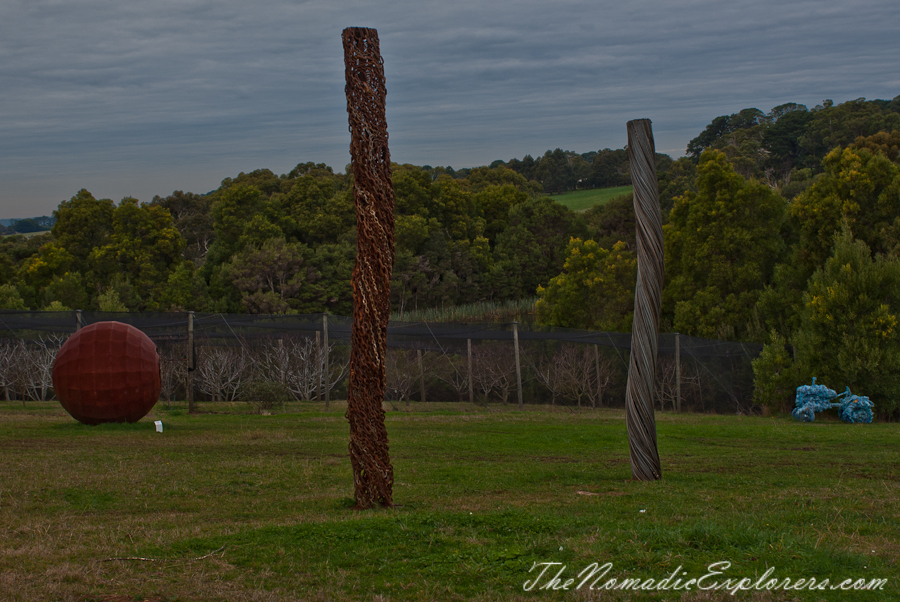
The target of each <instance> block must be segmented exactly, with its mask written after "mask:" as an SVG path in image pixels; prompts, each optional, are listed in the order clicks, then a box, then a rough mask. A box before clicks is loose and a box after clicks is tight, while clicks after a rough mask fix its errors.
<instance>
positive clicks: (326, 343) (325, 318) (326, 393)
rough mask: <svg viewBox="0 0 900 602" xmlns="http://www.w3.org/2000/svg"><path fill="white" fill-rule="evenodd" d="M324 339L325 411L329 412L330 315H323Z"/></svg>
mask: <svg viewBox="0 0 900 602" xmlns="http://www.w3.org/2000/svg"><path fill="white" fill-rule="evenodd" d="M322 339H323V341H324V347H325V349H324V351H325V357H324V359H323V362H324V366H322V372H323V374H324V376H325V409H326V410H327V409H328V405H329V402H330V401H331V373H330V372H329V365H328V314H322Z"/></svg>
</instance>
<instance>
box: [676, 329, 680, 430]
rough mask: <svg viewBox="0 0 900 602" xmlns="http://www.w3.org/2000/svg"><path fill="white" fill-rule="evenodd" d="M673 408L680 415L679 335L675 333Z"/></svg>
mask: <svg viewBox="0 0 900 602" xmlns="http://www.w3.org/2000/svg"><path fill="white" fill-rule="evenodd" d="M675 383H676V384H675V408H676V410H675V411H676V412H679V413H681V335H680V334H679V333H677V332H676V333H675Z"/></svg>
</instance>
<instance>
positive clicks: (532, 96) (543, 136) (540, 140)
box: [0, 0, 900, 217]
mask: <svg viewBox="0 0 900 602" xmlns="http://www.w3.org/2000/svg"><path fill="white" fill-rule="evenodd" d="M897 22H900V5H898V4H897V2H896V1H895V0H890V1H880V0H867V1H857V2H838V1H837V0H821V1H817V2H811V1H810V2H807V1H802V2H791V1H786V0H781V1H778V2H776V1H774V0H763V1H760V2H753V3H736V2H732V3H726V2H721V1H718V0H715V1H714V0H704V1H674V2H661V1H659V0H653V1H651V0H642V1H641V0H639V1H635V2H628V3H613V2H606V1H601V2H597V1H596V0H591V1H587V0H585V1H578V0H559V1H557V2H552V3H549V2H546V1H541V2H538V1H537V0H534V1H532V0H516V1H512V0H497V1H495V2H493V3H489V4H486V3H484V2H481V0H479V1H478V2H476V1H474V0H460V1H457V2H446V1H440V2H437V1H433V0H432V1H429V0H424V1H418V2H412V1H401V2H390V3H378V4H373V3H370V2H363V1H362V0H358V1H357V0H354V1H351V2H347V1H343V2H334V1H333V0H331V1H328V2H326V1H325V0H310V1H305V2H304V1H296V0H293V1H292V0H268V1H264V2H262V3H256V4H254V5H253V6H252V7H250V6H248V5H247V4H246V3H245V2H238V1H236V0H222V1H212V0H178V1H175V0H166V1H160V2H152V3H109V2H106V1H99V0H97V1H93V0H69V1H66V2H60V1H55V0H54V1H48V0H44V1H42V0H29V1H26V0H11V1H9V2H5V3H4V4H3V6H2V7H0V81H2V83H3V86H2V92H0V159H2V161H0V178H2V181H3V183H4V186H3V190H0V214H2V215H0V217H26V216H31V215H39V214H45V213H49V212H50V211H52V210H53V208H55V206H56V205H57V203H59V201H60V200H62V199H65V198H68V197H70V196H72V195H73V194H74V193H75V192H76V191H77V190H78V189H80V188H82V187H87V188H88V189H89V190H91V191H92V192H94V193H95V194H96V195H98V196H105V197H110V198H113V199H115V200H118V199H120V198H122V197H124V196H126V195H133V196H136V197H137V198H139V199H141V200H145V201H146V200H150V198H152V196H153V195H155V194H160V195H166V194H169V193H171V192H172V191H173V190H175V189H183V190H193V191H197V192H206V191H208V190H211V189H213V188H215V187H216V186H218V184H219V181H220V180H221V179H222V178H224V177H228V176H233V175H235V174H236V173H237V172H239V171H249V170H252V169H256V168H260V167H268V168H270V169H272V170H273V171H276V172H279V173H281V172H286V171H288V170H290V169H291V168H292V167H293V166H294V165H295V164H296V163H298V162H301V161H317V162H326V163H328V164H330V165H332V166H333V167H335V168H336V169H339V170H340V169H343V168H344V166H345V165H346V163H347V162H348V161H349V154H348V151H347V148H348V144H349V134H348V133H347V118H346V112H345V103H346V101H345V98H344V92H343V88H344V82H343V58H342V49H341V42H340V32H341V30H342V29H343V28H344V27H347V26H350V25H361V26H368V27H374V28H376V29H378V31H379V36H380V39H381V48H382V54H383V56H384V60H385V70H386V76H387V80H388V82H387V84H388V124H389V131H390V136H391V153H392V157H393V158H394V159H395V160H397V161H401V162H412V163H418V164H426V163H427V164H432V165H453V166H454V167H457V168H458V167H465V166H473V165H480V164H486V163H489V162H490V161H492V160H494V159H510V158H512V157H520V158H521V157H522V156H523V155H524V154H526V153H530V154H532V155H534V154H539V153H542V152H543V151H544V150H547V149H548V148H555V147H557V146H559V147H563V148H567V149H570V150H576V151H580V152H585V151H588V150H596V149H599V148H604V147H611V148H617V147H621V146H622V145H623V144H624V143H625V122H626V121H627V120H629V119H634V118H638V117H649V118H651V119H652V120H653V122H654V130H655V134H656V143H657V149H658V150H660V151H661V152H668V153H671V154H673V155H680V154H681V153H683V151H684V148H685V145H686V144H687V142H688V140H690V139H691V138H692V137H694V136H696V135H697V133H699V131H701V130H702V128H703V127H704V126H705V125H706V124H707V123H709V121H710V120H711V119H712V118H714V117H716V116H718V115H720V114H724V113H730V112H735V111H738V110H740V109H742V108H745V107H751V106H755V107H757V108H760V109H762V110H768V109H770V108H771V107H773V106H775V105H777V104H781V103H783V102H789V101H793V102H800V103H805V104H809V105H814V104H817V103H820V102H821V101H822V100H823V99H824V98H833V99H834V100H835V101H836V102H842V101H845V100H850V99H853V98H857V97H860V96H864V97H868V98H892V97H894V96H896V95H897V94H898V93H900V90H898V89H897V86H898V84H897V77H896V57H897V56H898V50H900V43H898V41H897V36H896V32H895V26H896V23H897Z"/></svg>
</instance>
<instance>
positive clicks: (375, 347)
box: [343, 27, 394, 508]
mask: <svg viewBox="0 0 900 602" xmlns="http://www.w3.org/2000/svg"><path fill="white" fill-rule="evenodd" d="M343 41H344V67H345V73H346V81H347V86H346V93H347V113H348V114H349V118H350V134H351V141H350V155H351V165H352V169H353V196H354V201H355V204H356V265H355V266H354V268H353V278H352V284H353V327H352V330H351V333H350V341H351V351H350V386H349V390H348V391H347V414H346V416H347V420H348V421H349V422H350V463H351V464H352V465H353V484H354V494H355V498H356V507H357V508H371V507H373V506H375V505H376V504H380V505H382V506H393V498H392V490H393V485H394V469H393V467H392V466H391V459H390V456H389V455H388V436H387V429H386V428H385V425H384V409H383V408H382V402H383V401H384V389H385V373H384V365H385V352H386V351H387V325H388V318H389V317H390V309H391V307H390V283H391V269H392V268H393V265H394V186H393V183H392V182H391V157H390V153H389V152H388V135H387V122H386V121H385V110H384V102H385V100H384V99H385V88H384V67H383V65H382V60H381V53H380V50H379V45H378V32H377V31H376V30H374V29H367V28H363V27H348V28H347V29H345V30H344V33H343Z"/></svg>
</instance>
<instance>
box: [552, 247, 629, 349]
mask: <svg viewBox="0 0 900 602" xmlns="http://www.w3.org/2000/svg"><path fill="white" fill-rule="evenodd" d="M636 277H637V260H636V259H635V256H634V255H633V254H632V253H631V252H630V251H628V250H627V249H626V247H625V243H623V242H621V241H620V242H617V243H615V244H614V245H613V246H612V248H611V249H604V248H602V247H601V246H600V245H598V244H597V243H596V242H594V241H592V240H585V241H582V240H581V239H579V238H573V239H572V240H571V241H570V242H569V247H568V250H567V256H566V262H565V265H564V266H563V271H562V273H561V274H559V275H558V276H556V277H554V278H551V279H550V282H549V284H548V285H547V287H546V288H544V287H542V286H539V287H538V289H537V294H538V297H539V298H538V301H537V306H536V309H537V319H538V321H539V322H541V323H542V324H548V325H550V326H563V327H567V328H584V329H589V330H604V331H614V332H630V331H631V320H632V317H633V314H634V286H635V279H636Z"/></svg>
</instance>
